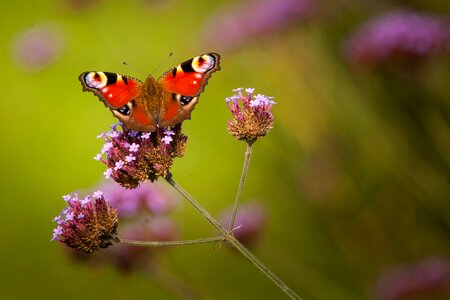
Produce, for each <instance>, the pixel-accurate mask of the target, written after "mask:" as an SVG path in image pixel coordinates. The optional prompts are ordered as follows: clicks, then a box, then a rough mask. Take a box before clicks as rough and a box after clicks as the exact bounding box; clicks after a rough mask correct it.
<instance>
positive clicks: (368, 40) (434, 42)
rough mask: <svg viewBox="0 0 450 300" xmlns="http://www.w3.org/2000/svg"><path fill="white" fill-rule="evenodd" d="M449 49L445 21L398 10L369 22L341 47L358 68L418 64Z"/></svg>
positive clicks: (449, 40) (448, 28)
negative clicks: (393, 64)
mask: <svg viewBox="0 0 450 300" xmlns="http://www.w3.org/2000/svg"><path fill="white" fill-rule="evenodd" d="M449 50H450V24H449V23H448V20H446V19H444V18H443V17H441V16H437V15H432V14H426V13H417V12H413V11H410V10H398V11H394V12H390V13H387V14H384V15H381V16H379V17H376V18H374V19H373V20H370V21H369V22H367V23H366V24H364V25H363V26H362V27H361V28H359V29H358V30H357V31H356V32H355V33H353V34H352V35H351V36H350V37H349V39H348V40H347V41H346V42H345V44H344V52H345V56H346V58H347V60H348V61H349V62H350V63H352V64H355V65H359V66H376V65H378V66H383V67H388V66H389V64H392V63H397V64H402V63H409V64H417V63H418V62H421V61H425V60H427V59H429V58H431V57H435V56H437V55H440V54H443V53H448V52H449Z"/></svg>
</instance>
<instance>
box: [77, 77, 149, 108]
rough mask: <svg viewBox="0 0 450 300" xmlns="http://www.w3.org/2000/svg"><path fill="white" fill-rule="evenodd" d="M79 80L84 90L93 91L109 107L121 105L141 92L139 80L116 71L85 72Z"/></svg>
mask: <svg viewBox="0 0 450 300" xmlns="http://www.w3.org/2000/svg"><path fill="white" fill-rule="evenodd" d="M80 81H81V83H82V84H83V89H84V90H88V91H91V92H93V93H94V94H95V95H96V96H98V97H99V98H100V100H102V101H103V102H105V104H106V105H108V106H109V107H111V108H119V107H122V106H124V105H125V104H127V103H128V102H130V101H131V100H133V99H135V98H137V97H138V96H139V95H140V93H141V88H140V87H141V85H142V83H141V82H140V81H138V80H136V79H133V78H129V77H125V76H121V75H119V74H116V73H109V72H85V73H83V74H81V75H80Z"/></svg>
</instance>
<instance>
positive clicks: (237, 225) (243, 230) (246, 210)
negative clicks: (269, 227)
mask: <svg viewBox="0 0 450 300" xmlns="http://www.w3.org/2000/svg"><path fill="white" fill-rule="evenodd" d="M231 214H232V209H231V208H230V209H227V210H225V211H224V212H222V213H221V214H220V217H219V220H220V223H221V224H222V226H223V227H224V228H228V227H229V226H230V222H231ZM266 223H267V214H266V211H265V210H264V208H263V207H262V206H261V205H260V204H259V203H258V202H256V201H253V202H247V203H245V204H243V205H241V206H240V207H239V210H238V212H237V214H236V218H235V222H234V230H233V235H234V236H235V237H236V239H238V240H239V241H240V242H241V243H242V244H244V245H246V246H249V247H250V246H254V245H255V244H256V243H257V242H258V240H259V239H260V238H261V235H262V233H263V231H264V228H265V225H266Z"/></svg>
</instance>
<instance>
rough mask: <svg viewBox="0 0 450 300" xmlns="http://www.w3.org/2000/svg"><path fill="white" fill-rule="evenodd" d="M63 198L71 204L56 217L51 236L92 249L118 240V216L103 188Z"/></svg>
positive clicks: (65, 242) (70, 245)
mask: <svg viewBox="0 0 450 300" xmlns="http://www.w3.org/2000/svg"><path fill="white" fill-rule="evenodd" d="M63 199H64V200H65V201H66V202H67V204H68V205H69V206H68V207H67V208H65V209H64V210H63V211H62V212H61V214H60V215H59V216H57V217H56V218H55V219H54V221H55V222H57V224H58V226H57V227H56V228H55V229H54V230H53V238H52V240H56V241H59V242H61V243H63V244H66V245H67V246H69V247H71V248H75V249H77V250H80V251H83V252H85V253H91V252H94V251H96V250H98V249H99V248H106V247H108V246H110V245H112V244H113V243H114V242H116V241H117V227H118V216H117V211H116V209H114V208H112V207H111V206H110V205H109V204H108V203H107V201H106V200H105V198H104V197H103V195H102V193H101V192H99V191H98V192H96V193H94V195H93V196H90V195H88V196H86V197H85V198H84V199H80V198H79V197H78V194H77V193H73V194H72V195H66V196H64V197H63Z"/></svg>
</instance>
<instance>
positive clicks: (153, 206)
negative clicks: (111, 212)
mask: <svg viewBox="0 0 450 300" xmlns="http://www.w3.org/2000/svg"><path fill="white" fill-rule="evenodd" d="M102 190H103V192H104V194H105V197H106V198H107V199H108V200H109V203H111V205H112V206H113V207H115V208H117V211H118V213H119V216H120V218H127V217H130V216H137V215H139V214H141V213H142V212H148V213H151V214H154V215H164V214H167V213H169V212H171V211H172V210H173V209H174V208H175V206H176V204H177V202H178V201H177V200H176V199H177V198H176V197H175V196H174V195H173V193H171V191H169V190H168V189H165V188H163V186H161V185H158V184H156V183H154V184H147V183H142V184H141V185H139V186H138V187H137V188H135V189H125V188H123V187H121V186H120V185H118V184H115V183H112V184H106V185H104V186H102Z"/></svg>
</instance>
